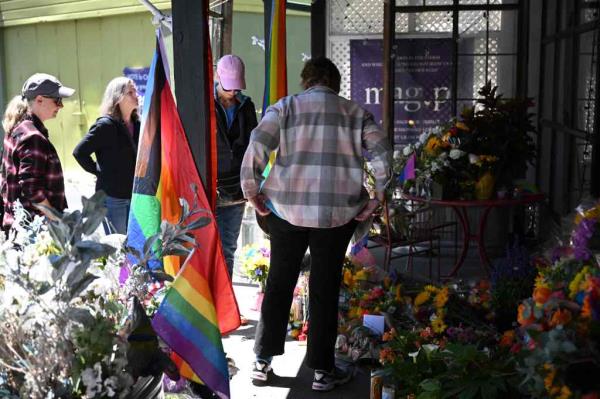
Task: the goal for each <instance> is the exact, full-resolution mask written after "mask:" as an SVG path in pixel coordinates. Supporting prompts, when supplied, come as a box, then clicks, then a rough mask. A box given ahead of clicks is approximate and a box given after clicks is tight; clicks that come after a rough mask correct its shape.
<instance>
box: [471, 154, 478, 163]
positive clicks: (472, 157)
mask: <svg viewBox="0 0 600 399" xmlns="http://www.w3.org/2000/svg"><path fill="white" fill-rule="evenodd" d="M477 162H479V155H476V154H469V163H470V164H471V165H473V164H476V163H477Z"/></svg>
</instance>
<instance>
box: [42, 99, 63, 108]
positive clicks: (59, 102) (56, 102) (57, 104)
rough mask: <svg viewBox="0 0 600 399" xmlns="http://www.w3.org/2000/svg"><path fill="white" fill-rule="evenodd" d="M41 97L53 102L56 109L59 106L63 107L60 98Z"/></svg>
mask: <svg viewBox="0 0 600 399" xmlns="http://www.w3.org/2000/svg"><path fill="white" fill-rule="evenodd" d="M42 97H44V98H49V99H51V100H52V101H54V104H56V106H57V107H60V106H61V105H63V102H62V98H60V97H50V96H42Z"/></svg>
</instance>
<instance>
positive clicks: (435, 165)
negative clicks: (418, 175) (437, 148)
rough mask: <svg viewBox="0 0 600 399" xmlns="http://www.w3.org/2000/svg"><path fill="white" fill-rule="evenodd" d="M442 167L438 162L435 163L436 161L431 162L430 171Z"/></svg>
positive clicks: (435, 170)
mask: <svg viewBox="0 0 600 399" xmlns="http://www.w3.org/2000/svg"><path fill="white" fill-rule="evenodd" d="M441 169H442V167H441V166H440V164H439V163H437V162H436V161H433V162H431V171H432V172H437V171H438V170H441Z"/></svg>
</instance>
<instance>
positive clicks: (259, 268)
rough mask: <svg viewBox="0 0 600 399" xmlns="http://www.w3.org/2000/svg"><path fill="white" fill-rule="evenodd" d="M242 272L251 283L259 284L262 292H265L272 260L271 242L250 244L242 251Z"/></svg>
mask: <svg viewBox="0 0 600 399" xmlns="http://www.w3.org/2000/svg"><path fill="white" fill-rule="evenodd" d="M241 260H242V271H243V272H244V274H245V275H246V277H247V278H248V279H249V280H250V281H254V282H256V283H258V284H259V286H260V290H261V292H264V291H265V287H266V284H267V276H268V274H269V262H270V260H271V249H270V245H269V242H268V241H266V242H265V243H263V245H258V244H249V245H246V246H245V247H244V248H243V249H242V256H241Z"/></svg>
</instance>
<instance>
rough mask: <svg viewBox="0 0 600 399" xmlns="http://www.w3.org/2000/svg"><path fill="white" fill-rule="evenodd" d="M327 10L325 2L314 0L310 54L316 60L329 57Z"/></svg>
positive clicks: (311, 16)
mask: <svg viewBox="0 0 600 399" xmlns="http://www.w3.org/2000/svg"><path fill="white" fill-rule="evenodd" d="M326 8H327V5H326V3H325V0H314V1H313V2H312V4H311V6H310V54H311V57H314V58H316V57H325V56H326V55H327V48H326V36H327V13H326Z"/></svg>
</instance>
